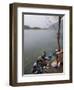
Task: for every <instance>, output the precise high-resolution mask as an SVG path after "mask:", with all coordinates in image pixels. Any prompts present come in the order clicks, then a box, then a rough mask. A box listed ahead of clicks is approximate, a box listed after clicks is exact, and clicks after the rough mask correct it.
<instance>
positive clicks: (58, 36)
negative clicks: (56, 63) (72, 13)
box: [57, 16, 61, 51]
mask: <svg viewBox="0 0 74 90" xmlns="http://www.w3.org/2000/svg"><path fill="white" fill-rule="evenodd" d="M60 24H61V17H60V16H59V22H58V33H57V43H58V51H60Z"/></svg>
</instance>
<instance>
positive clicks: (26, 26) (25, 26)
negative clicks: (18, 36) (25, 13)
mask: <svg viewBox="0 0 74 90" xmlns="http://www.w3.org/2000/svg"><path fill="white" fill-rule="evenodd" d="M24 29H41V28H40V27H30V26H28V25H24Z"/></svg>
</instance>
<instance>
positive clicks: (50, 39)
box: [23, 30, 63, 74]
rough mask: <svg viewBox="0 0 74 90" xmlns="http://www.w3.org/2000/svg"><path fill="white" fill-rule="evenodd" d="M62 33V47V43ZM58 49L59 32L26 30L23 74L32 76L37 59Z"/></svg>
mask: <svg viewBox="0 0 74 90" xmlns="http://www.w3.org/2000/svg"><path fill="white" fill-rule="evenodd" d="M62 38H63V37H62V31H61V39H60V43H61V47H63V42H62V40H63V39H62ZM56 48H57V30H24V60H23V73H24V74H31V70H32V65H33V63H34V61H35V60H36V58H37V57H38V56H40V55H41V54H42V51H44V50H45V51H46V52H47V53H49V52H53V51H55V49H56Z"/></svg>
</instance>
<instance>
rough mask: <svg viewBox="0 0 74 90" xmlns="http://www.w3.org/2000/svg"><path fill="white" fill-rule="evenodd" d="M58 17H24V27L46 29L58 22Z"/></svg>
mask: <svg viewBox="0 0 74 90" xmlns="http://www.w3.org/2000/svg"><path fill="white" fill-rule="evenodd" d="M58 18H59V17H58V16H50V15H49V16H45V15H24V25H28V26H30V27H40V28H48V27H49V26H51V25H52V24H54V23H56V22H58Z"/></svg>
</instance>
